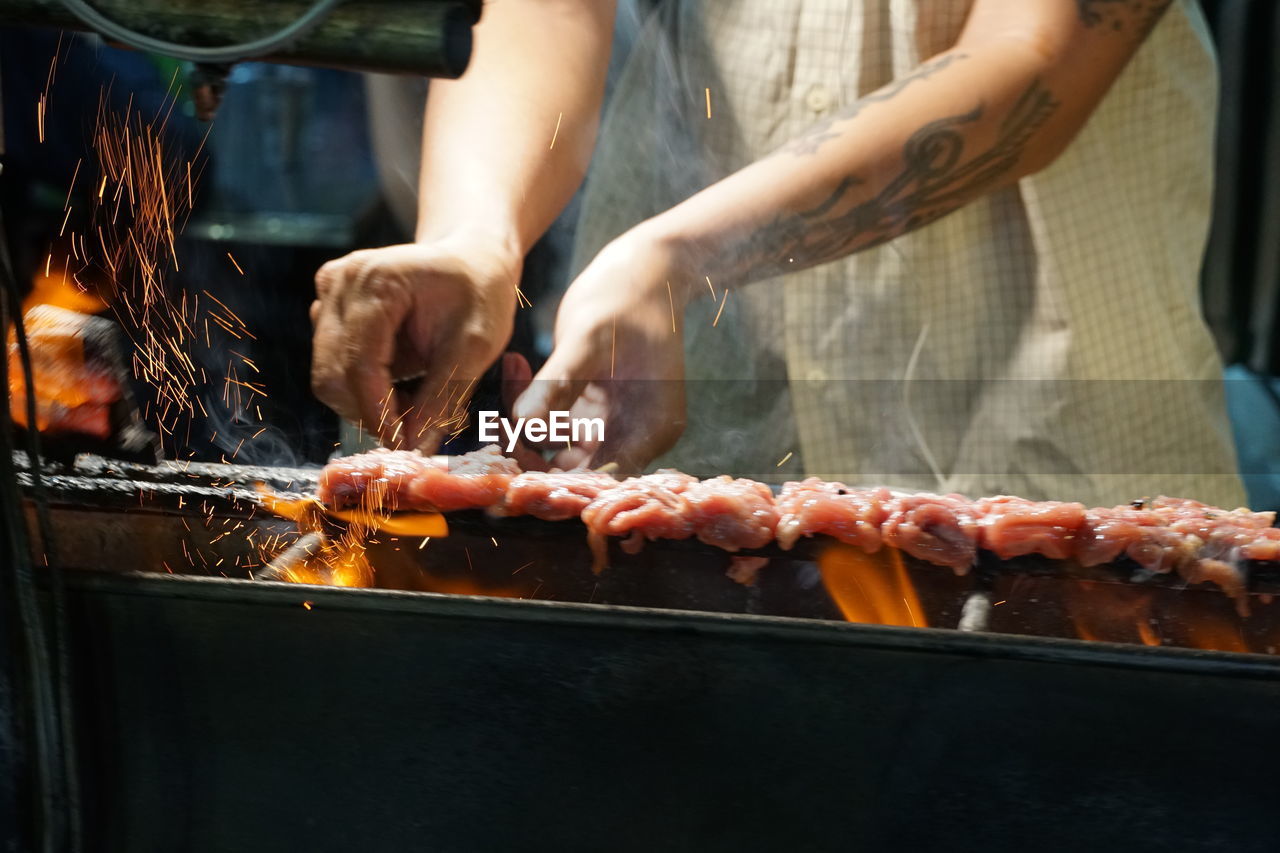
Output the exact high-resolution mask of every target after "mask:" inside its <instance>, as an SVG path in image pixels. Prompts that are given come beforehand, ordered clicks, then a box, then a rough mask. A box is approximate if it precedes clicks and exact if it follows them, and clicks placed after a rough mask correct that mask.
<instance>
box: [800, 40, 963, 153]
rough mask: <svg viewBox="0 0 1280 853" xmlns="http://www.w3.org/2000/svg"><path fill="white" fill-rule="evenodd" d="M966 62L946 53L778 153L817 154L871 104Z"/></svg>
mask: <svg viewBox="0 0 1280 853" xmlns="http://www.w3.org/2000/svg"><path fill="white" fill-rule="evenodd" d="M967 58H968V56H967V55H966V54H963V53H949V54H947V55H946V56H943V57H940V58H938V59H936V60H934V61H932V62H926V63H924V64H923V65H921V66H920V67H919V68H917V69H916V70H915V71H912V72H911V73H910V74H907V75H905V76H903V77H899V78H898V79H897V80H894V81H893V82H892V83H890V84H889V85H888V86H885V87H884V88H883V89H880V90H878V91H876V92H872V93H871V94H870V95H867V96H866V97H865V98H860V99H859V100H857V101H855V102H854V103H852V104H850V105H849V106H848V107H845V108H844V109H843V110H839V111H837V112H835V113H832V114H831V115H829V116H827V117H826V118H824V119H821V120H820V121H818V122H817V123H816V124H814V125H813V126H812V127H810V128H809V129H808V130H806V131H805V132H804V133H803V134H802V135H801V136H798V137H796V138H795V139H793V140H791V141H790V142H788V143H787V144H786V145H784V146H783V147H782V148H781V149H779V151H778V153H780V154H794V155H795V156H797V157H808V156H810V155H813V154H816V153H817V152H818V149H819V148H821V147H822V146H823V144H824V143H826V142H827V141H828V140H831V139H835V138H836V137H837V136H839V135H840V134H838V133H836V132H835V131H833V130H832V128H833V127H834V126H835V124H836V123H837V122H846V121H849V120H851V119H853V118H854V117H855V116H857V115H858V113H860V112H862V111H863V110H864V109H866V108H867V107H868V106H869V105H871V104H877V103H883V102H885V101H891V100H893V99H894V98H895V97H896V96H897V95H898V93H899V92H901V91H902V90H903V89H905V88H907V87H908V86H910V85H911V84H912V83H915V82H918V81H920V80H926V79H928V78H929V77H932V76H933V75H934V74H937V73H938V72H939V71H941V70H942V69H944V68H946V67H948V66H949V65H953V64H955V63H956V62H959V61H960V60H962V59H967Z"/></svg>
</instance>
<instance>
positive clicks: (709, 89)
mask: <svg viewBox="0 0 1280 853" xmlns="http://www.w3.org/2000/svg"><path fill="white" fill-rule="evenodd" d="M703 91H704V92H706V93H707V118H711V87H710V86H708V87H707V88H706V89H704V90H703Z"/></svg>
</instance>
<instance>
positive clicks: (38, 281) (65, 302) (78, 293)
mask: <svg viewBox="0 0 1280 853" xmlns="http://www.w3.org/2000/svg"><path fill="white" fill-rule="evenodd" d="M50 258H52V255H51V256H50ZM37 305H52V306H53V307H55V308H65V309H66V310H68V311H75V312H76V313H77V314H97V313H100V312H102V311H104V310H106V308H107V303H106V302H105V301H103V299H102V297H100V296H98V294H97V293H95V292H94V291H93V290H92V289H90V288H88V287H85V286H84V285H83V284H81V283H80V282H79V280H77V279H76V278H75V276H72V275H70V274H69V273H68V272H67V270H66V269H65V268H64V269H63V270H62V271H61V272H58V273H52V272H50V271H49V268H48V267H46V268H44V269H40V270H38V271H37V272H36V276H35V278H34V279H33V281H32V287H31V293H29V294H28V295H27V298H26V299H25V300H23V303H22V313H23V314H24V315H25V314H26V313H27V312H28V311H30V310H31V309H32V308H34V307H36V306H37Z"/></svg>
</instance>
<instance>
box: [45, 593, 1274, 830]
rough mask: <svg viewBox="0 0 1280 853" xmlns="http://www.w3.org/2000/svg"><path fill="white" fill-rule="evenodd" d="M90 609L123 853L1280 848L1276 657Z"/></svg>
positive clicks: (904, 637) (530, 614)
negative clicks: (1274, 734) (229, 852)
mask: <svg viewBox="0 0 1280 853" xmlns="http://www.w3.org/2000/svg"><path fill="white" fill-rule="evenodd" d="M303 602H309V604H310V607H309V609H308V608H307V607H304V606H303ZM70 604H71V614H72V625H73V651H74V660H75V664H76V675H77V693H78V699H77V703H76V704H77V708H78V710H79V723H80V725H81V727H82V732H83V737H82V740H81V743H82V744H84V745H85V747H84V748H85V749H86V750H87V751H88V755H87V756H86V762H87V764H86V773H85V785H86V788H85V791H86V798H85V799H86V801H88V802H93V803H96V804H97V807H98V812H97V813H96V814H93V815H91V816H90V819H91V821H90V826H91V832H90V837H96V838H101V839H102V840H103V842H104V844H103V846H104V847H105V848H106V849H116V845H119V846H120V847H123V846H125V844H126V840H127V848H128V849H130V850H142V851H146V850H171V849H186V850H191V851H204V850H211V851H212V850H226V849H237V850H278V849H286V848H293V849H317V850H347V849H354V845H355V844H356V843H358V844H359V846H360V848H362V849H368V850H404V849H439V850H481V849H614V850H652V849H667V850H716V849H731V848H732V849H738V850H741V849H748V850H776V849H804V850H828V849H830V850H842V851H847V850H848V849H849V846H850V845H851V844H861V845H862V846H864V847H870V849H885V848H887V847H889V846H890V845H893V846H897V847H901V848H905V849H949V850H970V849H972V850H979V849H981V850H1025V849H1026V847H1027V845H1028V844H1030V843H1033V842H1034V843H1037V844H1038V845H1039V846H1041V847H1047V848H1048V849H1063V850H1066V849H1084V847H1085V845H1086V844H1090V845H1096V844H1097V841H1098V839H1100V838H1104V837H1105V838H1107V839H1108V845H1109V846H1111V847H1113V848H1114V849H1122V848H1130V849H1136V850H1144V849H1157V848H1159V849H1171V848H1176V849H1180V850H1216V849H1232V850H1246V851H1247V850H1255V849H1256V850H1264V849H1272V848H1273V846H1274V837H1275V833H1276V832H1277V831H1280V814H1277V813H1275V810H1274V809H1270V808H1268V807H1267V806H1268V804H1269V803H1271V802H1274V798H1275V796H1276V795H1277V794H1280V781H1277V780H1276V777H1275V774H1274V772H1273V768H1274V767H1275V762H1276V759H1277V758H1280V746H1275V745H1272V743H1271V742H1270V740H1271V739H1270V738H1269V733H1270V732H1271V731H1272V730H1273V727H1272V726H1271V725H1270V724H1269V722H1268V719H1269V716H1268V715H1269V712H1271V711H1273V709H1274V707H1275V702H1276V701H1277V700H1280V661H1277V660H1275V659H1274V658H1270V657H1265V656H1254V655H1238V654H1224V653H1218V652H1201V651H1189V650H1176V649H1167V648H1141V647H1130V646H1115V645H1111V644H1106V643H1083V642H1077V641H1067V640H1055V639H1044V638H1024V637H1009V636H1002V635H975V634H962V633H959V632H955V631H948V630H933V629H896V628H885V627H874V626H860V625H850V624H845V623H828V622H817V621H808V620H796V619H783V618H774V617H764V616H744V615H738V614H734V615H727V614H709V613H691V612H685V611H665V610H655V609H637V608H625V607H602V606H599V605H584V604H570V603H558V602H539V601H513V600H494V599H482V598H472V597H466V596H446V595H433V594H430V593H410V592H396V591H386V590H344V589H333V588H313V587H298V586H294V585H288V584H267V583H260V582H258V583H255V582H249V581H239V580H227V579H220V578H194V577H173V576H157V575H150V574H146V575H143V574H133V575H130V574H105V573H72V575H71V595H70ZM1193 735H1194V736H1193ZM890 747H892V748H890ZM1175 771H1179V772H1175ZM842 803H843V804H845V805H844V808H843V810H842V809H841V807H840V806H841V804H842Z"/></svg>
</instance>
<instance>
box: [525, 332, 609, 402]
mask: <svg viewBox="0 0 1280 853" xmlns="http://www.w3.org/2000/svg"><path fill="white" fill-rule="evenodd" d="M595 368H596V364H595V359H594V358H593V353H592V352H591V349H590V348H589V347H587V346H584V345H583V344H582V343H581V342H580V341H573V342H568V341H566V342H565V343H564V344H561V345H559V346H557V347H556V348H555V350H554V351H553V352H552V353H551V357H550V358H548V359H547V363H546V364H544V365H543V366H542V369H541V370H539V371H538V374H537V375H536V376H534V377H533V381H532V382H531V383H530V384H529V387H528V388H526V389H525V390H524V392H523V393H521V394H520V396H519V397H518V398H516V402H515V406H513V407H512V408H513V414H514V415H515V416H516V417H517V418H546V417H547V416H548V414H549V413H550V412H552V411H567V410H568V409H570V408H572V406H573V404H574V403H575V402H577V399H578V397H580V396H581V395H582V391H583V389H584V388H586V387H587V383H588V382H589V381H590V380H591V377H592V376H593V375H594V374H595V372H596V370H595Z"/></svg>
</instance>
